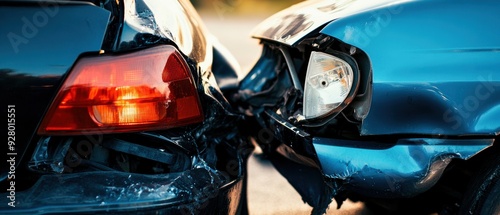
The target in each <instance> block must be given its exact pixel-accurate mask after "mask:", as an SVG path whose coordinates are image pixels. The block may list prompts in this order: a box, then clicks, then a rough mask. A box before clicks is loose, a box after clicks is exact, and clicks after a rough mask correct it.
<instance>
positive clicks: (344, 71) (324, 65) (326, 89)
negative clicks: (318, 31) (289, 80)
mask: <svg viewBox="0 0 500 215" xmlns="http://www.w3.org/2000/svg"><path fill="white" fill-rule="evenodd" d="M353 79H354V73H353V69H352V68H351V66H350V65H349V64H348V63H347V62H345V61H344V60H342V59H340V58H338V57H335V56H332V55H329V54H325V53H322V52H316V51H313V52H311V57H310V59H309V64H308V66H307V75H306V80H305V87H304V117H305V118H306V119H314V118H317V117H322V116H325V115H328V114H329V113H330V112H332V111H334V110H335V109H336V108H338V107H340V106H341V105H342V104H343V103H344V101H345V100H346V98H347V97H348V95H349V94H350V93H351V88H352V86H353Z"/></svg>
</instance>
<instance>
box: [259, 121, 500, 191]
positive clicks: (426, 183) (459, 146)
mask: <svg viewBox="0 0 500 215" xmlns="http://www.w3.org/2000/svg"><path fill="white" fill-rule="evenodd" d="M266 115H267V116H269V118H270V120H269V121H270V127H271V128H273V132H274V135H275V136H274V137H275V138H276V139H277V140H278V141H279V142H281V143H282V144H281V145H280V146H279V147H278V148H277V151H278V152H279V153H280V154H282V155H284V156H285V157H287V158H288V159H291V160H293V161H295V162H298V163H301V164H304V165H307V166H312V167H317V168H319V169H320V171H321V173H322V174H323V176H324V177H325V178H327V179H332V180H331V181H337V182H339V181H340V182H341V184H342V189H347V190H350V191H354V192H356V193H359V194H362V195H364V196H370V197H385V198H398V197H411V196H414V195H417V194H419V193H422V192H425V191H426V190H428V189H429V188H431V187H432V186H433V185H435V184H436V182H437V181H438V180H439V178H440V177H441V175H442V173H443V171H444V170H445V169H446V167H447V166H448V164H449V163H450V162H451V160H452V159H462V160H467V159H469V158H470V157H472V156H474V155H475V154H477V153H479V152H480V151H482V150H484V149H486V148H488V147H490V146H492V145H493V142H494V139H437V138H408V139H398V140H397V141H396V142H390V143H389V142H387V143H385V142H380V141H367V140H343V139H334V138H321V137H312V136H311V135H309V134H308V133H306V132H304V131H301V130H300V129H299V128H297V127H294V126H293V125H291V124H289V123H287V122H286V120H284V119H282V118H281V117H280V116H278V115H277V114H275V113H272V112H269V111H268V112H266Z"/></svg>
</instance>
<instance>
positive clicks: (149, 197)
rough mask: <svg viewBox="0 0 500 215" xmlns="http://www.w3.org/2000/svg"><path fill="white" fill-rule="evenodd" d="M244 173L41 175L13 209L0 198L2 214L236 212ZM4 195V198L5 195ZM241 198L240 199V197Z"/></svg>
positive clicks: (200, 168) (198, 169) (240, 202)
mask: <svg viewBox="0 0 500 215" xmlns="http://www.w3.org/2000/svg"><path fill="white" fill-rule="evenodd" d="M245 177H246V176H245V175H242V176H240V177H239V178H237V179H234V180H227V179H226V178H227V176H226V175H224V173H223V172H220V171H217V170H214V169H211V168H209V167H207V166H203V165H202V163H200V165H197V167H196V168H193V169H192V170H188V171H185V172H181V173H170V174H163V175H143V174H130V173H123V172H105V171H103V172H86V173H74V174H63V175H45V176H42V177H41V178H40V180H38V182H37V183H36V184H35V185H34V186H33V187H32V188H31V189H29V190H26V191H22V192H16V193H15V207H11V206H9V205H8V203H9V202H11V200H10V199H8V198H2V201H1V206H0V211H1V213H2V214H54V213H61V214H73V213H93V214H95V213H98V214H99V213H110V212H111V213H134V214H137V213H139V214H141V213H142V214H149V213H158V212H161V213H168V214H169V213H174V214H193V213H195V214H213V213H218V214H238V213H240V212H242V211H243V210H247V208H246V207H245V204H244V201H245V199H244V197H245V196H244V195H243V194H246V193H245V192H244V191H245V190H244V189H246V186H245V184H244V183H245ZM8 195H9V194H8V193H3V196H8ZM241 198H243V199H241Z"/></svg>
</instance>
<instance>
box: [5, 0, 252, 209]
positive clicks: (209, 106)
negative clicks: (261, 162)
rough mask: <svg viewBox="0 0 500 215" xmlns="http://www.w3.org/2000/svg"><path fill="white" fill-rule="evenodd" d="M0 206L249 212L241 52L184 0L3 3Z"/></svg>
mask: <svg viewBox="0 0 500 215" xmlns="http://www.w3.org/2000/svg"><path fill="white" fill-rule="evenodd" d="M0 23H1V25H0V35H1V36H2V39H1V40H0V88H1V89H2V93H1V95H0V101H1V103H2V115H3V117H2V118H3V119H4V120H3V121H4V125H3V131H4V132H3V133H4V134H6V135H7V136H4V140H6V141H5V142H4V145H3V146H2V147H3V150H2V160H3V161H2V164H1V172H0V181H1V188H2V191H1V193H2V198H1V200H0V202H1V206H0V213H1V214H12V213H21V214H54V213H63V214H68V213H106V212H111V213H118V212H124V213H156V214H164V213H188V214H193V213H196V214H199V213H201V214H213V213H217V214H241V213H246V212H247V208H246V204H245V203H246V198H245V196H246V193H245V189H246V186H245V172H246V170H245V164H246V158H247V156H248V154H249V153H250V152H251V150H252V148H251V147H250V145H249V144H248V143H247V142H246V141H245V139H244V138H242V135H240V133H239V131H238V128H237V125H238V124H239V121H240V120H241V119H242V117H241V116H240V115H239V114H237V113H236V112H235V111H233V109H232V107H231V106H230V105H229V103H228V102H227V100H226V99H225V96H224V94H229V93H231V92H233V91H235V90H236V87H237V82H236V69H235V68H237V66H235V64H234V62H235V61H234V60H233V58H232V56H230V55H228V54H227V51H226V50H225V49H224V48H223V47H222V46H221V45H220V44H218V43H217V42H216V41H214V40H213V39H209V38H211V37H209V36H208V33H207V32H206V30H205V28H204V26H203V23H202V22H201V21H200V19H199V17H198V15H197V14H196V11H195V10H194V8H193V7H192V6H191V4H190V3H189V2H188V1H183V0H181V1H176V0H168V1H166V0H163V1H159V0H135V1H134V0H117V1H108V0H88V1H86V0H83V1H80V0H78V1H76V0H75V1H59V0H53V1H43V0H22V1H9V0H7V1H5V0H2V1H0Z"/></svg>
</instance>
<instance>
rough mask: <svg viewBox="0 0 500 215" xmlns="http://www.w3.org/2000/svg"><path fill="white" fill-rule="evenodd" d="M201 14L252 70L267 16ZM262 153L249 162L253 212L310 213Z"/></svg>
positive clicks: (354, 214) (355, 206) (345, 209)
mask: <svg viewBox="0 0 500 215" xmlns="http://www.w3.org/2000/svg"><path fill="white" fill-rule="evenodd" d="M200 15H201V16H202V19H203V21H204V22H205V25H206V26H207V28H208V29H209V31H210V32H211V33H212V34H214V35H215V36H216V37H217V38H218V39H219V41H220V42H221V43H222V44H223V45H225V46H226V48H228V50H229V51H230V52H231V53H232V54H233V55H234V56H235V57H236V60H237V61H238V62H239V63H240V66H241V68H242V71H243V73H245V72H246V71H248V70H249V69H250V68H251V66H252V65H253V63H255V61H256V60H257V58H258V57H259V55H260V51H261V47H260V45H259V42H258V40H256V39H252V38H251V37H250V32H251V30H252V28H253V27H254V26H256V25H257V24H258V23H260V22H261V21H262V20H263V19H264V18H265V17H253V16H229V15H224V14H223V15H221V14H217V13H210V12H203V11H202V12H201V13H200ZM258 153H259V152H258V149H257V151H256V153H254V155H253V156H251V157H250V160H249V163H248V169H249V173H248V174H249V181H248V201H249V203H248V204H249V210H250V214H258V215H260V214H263V215H264V214H287V215H288V214H310V213H311V210H312V208H311V207H310V206H309V205H307V204H305V203H304V202H303V201H302V199H301V197H300V195H299V194H298V193H297V192H296V191H295V190H294V189H293V187H292V186H291V185H290V184H288V182H287V181H286V179H285V178H283V177H282V176H281V175H280V174H279V173H278V172H277V171H276V170H275V169H274V167H273V166H272V164H271V163H270V162H269V161H267V160H265V159H263V158H260V156H256V155H255V154H258ZM336 207H337V205H336V203H335V202H333V203H332V204H330V207H329V210H328V214H345V215H347V214H349V215H361V214H363V215H367V214H370V213H369V211H368V210H367V209H366V208H364V205H363V203H359V202H358V203H353V202H350V201H347V202H345V203H344V204H343V206H342V208H341V209H340V210H337V209H336Z"/></svg>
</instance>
